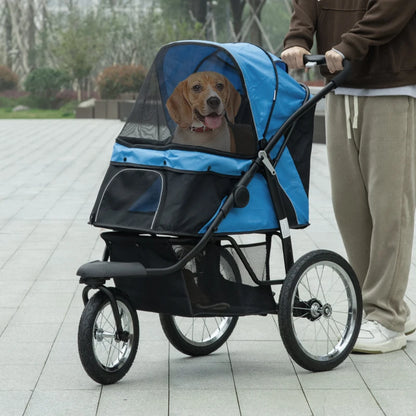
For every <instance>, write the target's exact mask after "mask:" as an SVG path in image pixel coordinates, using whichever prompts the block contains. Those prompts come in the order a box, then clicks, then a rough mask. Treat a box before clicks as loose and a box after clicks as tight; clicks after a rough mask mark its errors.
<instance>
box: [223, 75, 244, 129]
mask: <svg viewBox="0 0 416 416" xmlns="http://www.w3.org/2000/svg"><path fill="white" fill-rule="evenodd" d="M226 81H227V85H228V91H229V95H228V100H227V103H226V106H225V112H226V113H227V118H228V121H229V122H230V123H234V118H235V116H236V115H237V113H238V110H239V108H240V104H241V95H240V94H239V93H238V91H237V90H236V89H235V88H234V85H233V84H231V82H230V81H229V80H228V79H226Z"/></svg>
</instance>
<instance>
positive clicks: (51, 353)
mask: <svg viewBox="0 0 416 416" xmlns="http://www.w3.org/2000/svg"><path fill="white" fill-rule="evenodd" d="M121 127H122V124H121V123H120V122H118V121H105V120H66V121H55V120H51V121H39V120H33V121H30V120H19V121H8V120H0V166H1V171H0V184H1V186H0V369H1V370H0V414H1V415H4V416H15V415H19V416H20V415H24V416H48V415H51V416H62V415H71V416H72V415H74V416H75V415H76V416H93V415H98V416H104V415H118V414H120V415H123V416H127V415H134V416H137V415H144V416H159V415H163V416H167V415H169V416H187V415H192V416H195V415H198V416H205V415H206V416H237V415H242V416H252V415H255V416H268V415H273V416H276V415H284V416H288V415H294V416H303V415H329V416H332V415H337V416H342V415H348V416H351V415H363V414H365V415H367V416H376V415H377V416H378V415H388V416H395V415H398V416H399V415H400V416H405V415H409V416H410V415H412V416H413V415H414V414H415V409H416V394H415V393H416V337H415V336H413V337H410V338H409V342H408V346H407V348H406V349H405V350H403V351H400V352H395V353H390V354H386V355H380V356H371V355H351V356H350V357H349V358H348V359H347V360H346V361H345V362H344V363H343V364H341V365H340V366H339V367H337V368H336V369H335V370H333V371H330V372H327V373H319V374H314V373H310V372H307V371H305V370H303V369H301V368H300V367H298V366H297V365H296V364H294V363H293V362H291V360H290V359H289V357H288V355H287V353H286V351H285V349H284V348H283V346H282V343H281V341H280V336H279V331H278V328H277V324H276V321H275V319H274V318H273V317H247V318H242V319H240V321H239V323H238V324H237V327H236V329H235V331H234V333H233V334H232V336H231V338H230V340H229V342H227V344H226V345H225V346H224V347H223V348H221V349H220V350H219V351H218V352H217V353H215V354H212V355H211V356H208V357H203V358H197V359H191V358H187V357H185V356H183V355H181V354H180V353H178V352H177V351H176V350H174V349H173V348H172V347H170V346H169V344H168V342H167V341H166V339H165V337H164V335H163V333H162V330H161V328H160V325H159V322H158V317H157V315H155V314H150V313H142V312H139V320H140V325H141V340H140V345H139V352H138V355H137V357H136V360H135V362H134V364H133V367H132V368H131V370H130V371H129V373H128V374H127V376H126V377H125V378H124V379H123V380H121V381H120V382H119V383H117V384H115V385H112V386H105V387H102V386H100V385H97V384H96V383H95V382H93V381H92V380H91V379H90V378H89V377H88V376H87V375H86V373H85V372H84V370H83V368H82V367H81V364H80V362H79V358H78V352H77V326H78V321H79V317H80V315H81V311H82V301H81V287H80V285H78V281H77V278H76V276H75V271H76V269H77V268H78V266H79V265H80V264H82V263H84V262H86V261H88V260H90V259H95V258H99V257H100V256H101V252H102V249H103V244H102V243H101V241H100V240H99V237H98V235H99V230H97V229H95V228H92V227H90V226H88V225H87V220H88V216H89V211H90V209H91V207H92V204H93V201H94V199H95V196H96V193H97V189H98V186H99V184H100V182H101V179H102V177H103V175H104V173H105V171H106V168H107V165H108V160H109V157H110V154H111V148H112V144H113V140H114V138H115V136H116V135H117V133H118V132H119V130H120V129H121ZM310 204H311V223H312V225H311V226H310V227H309V228H307V229H306V230H303V231H297V232H294V233H293V244H294V251H295V257H298V256H300V255H302V254H304V253H306V252H308V251H310V250H313V249H316V248H329V249H332V250H334V251H337V252H339V253H340V254H344V251H343V248H342V244H341V242H340V238H339V235H338V233H337V229H336V226H335V223H334V217H333V213H332V209H331V204H330V197H329V184H328V169H327V165H326V154H325V146H324V145H314V148H313V156H312V172H311V192H310ZM386 238H388V236H386ZM414 259H415V260H416V255H415V256H414ZM414 275H415V265H413V266H412V279H411V281H410V285H409V290H408V301H409V303H410V304H411V305H412V306H413V307H415V309H416V306H415V305H416V280H415V279H414Z"/></svg>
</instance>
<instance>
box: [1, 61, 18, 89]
mask: <svg viewBox="0 0 416 416" xmlns="http://www.w3.org/2000/svg"><path fill="white" fill-rule="evenodd" d="M18 81H19V78H18V77H17V75H16V74H15V73H14V72H13V71H12V70H11V69H10V68H8V67H7V66H4V65H0V91H5V90H12V89H13V88H16V87H17V83H18Z"/></svg>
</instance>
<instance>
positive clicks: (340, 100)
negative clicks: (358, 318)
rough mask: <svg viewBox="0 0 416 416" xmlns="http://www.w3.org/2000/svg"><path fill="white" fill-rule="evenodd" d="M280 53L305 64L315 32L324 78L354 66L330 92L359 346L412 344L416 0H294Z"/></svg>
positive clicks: (330, 131)
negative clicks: (357, 289) (359, 307)
mask: <svg viewBox="0 0 416 416" xmlns="http://www.w3.org/2000/svg"><path fill="white" fill-rule="evenodd" d="M293 7H294V11H293V14H292V18H291V22H290V27H289V31H288V33H287V35H286V37H285V41H284V50H283V52H282V54H281V58H282V59H283V61H285V62H286V64H287V65H288V67H289V68H294V69H296V68H302V67H304V64H303V55H305V54H310V50H311V48H312V45H313V40H314V36H316V43H317V52H318V54H325V56H326V61H327V67H326V68H325V67H323V68H322V73H323V75H324V76H325V77H326V78H327V79H330V78H331V77H332V76H333V74H334V73H335V72H336V71H339V70H342V68H343V65H342V63H343V60H344V58H346V59H348V60H350V61H351V71H350V75H349V77H348V79H347V80H346V82H345V83H344V84H343V86H342V87H340V88H337V89H336V90H335V91H334V92H332V93H330V94H329V95H328V96H327V97H326V103H327V107H326V137H327V151H328V162H329V169H330V177H331V193H332V201H333V207H334V212H335V217H336V220H337V224H338V227H339V230H340V233H341V236H342V239H343V243H344V246H345V249H346V252H347V256H348V260H349V262H350V263H351V265H352V267H353V268H354V270H355V272H356V274H357V277H358V280H359V282H360V286H361V289H362V295H363V307H364V311H363V312H364V319H363V321H362V324H361V328H360V333H359V335H358V339H357V342H356V344H355V346H354V349H353V351H356V352H364V353H382V352H389V351H395V350H398V349H401V348H404V347H405V346H406V342H407V340H406V335H409V334H410V333H412V332H414V331H415V330H416V321H415V320H414V319H413V317H412V316H411V312H410V309H409V306H408V305H407V304H406V302H405V292H406V288H407V284H408V278H409V271H410V264H411V256H412V244H413V232H414V214H415V203H416V53H415V52H414V51H415V50H416V1H413V0H412V1H409V0H348V1H347V0H293Z"/></svg>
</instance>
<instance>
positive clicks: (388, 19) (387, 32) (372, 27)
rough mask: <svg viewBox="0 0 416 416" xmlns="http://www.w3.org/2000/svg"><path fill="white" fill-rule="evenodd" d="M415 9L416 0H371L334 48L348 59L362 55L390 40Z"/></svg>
mask: <svg viewBox="0 0 416 416" xmlns="http://www.w3.org/2000/svg"><path fill="white" fill-rule="evenodd" d="M415 13H416V0H369V2H368V8H367V11H366V12H365V14H364V16H363V17H362V19H361V20H359V21H358V22H356V23H355V25H354V26H353V27H352V29H351V30H349V31H348V32H347V33H344V34H343V35H342V36H341V42H340V43H339V44H337V45H334V48H335V49H337V50H339V51H340V52H342V53H343V54H344V55H345V56H346V57H348V58H349V59H353V60H359V59H362V58H364V57H365V56H366V55H367V53H368V49H369V47H370V46H380V45H384V44H386V43H388V42H390V41H391V40H392V39H393V38H394V37H395V36H396V35H398V34H399V33H400V32H401V30H402V29H403V28H404V27H405V26H406V25H407V24H408V22H409V20H410V19H411V18H412V17H413V16H414V15H415ZM412 53H414V52H412Z"/></svg>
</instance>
